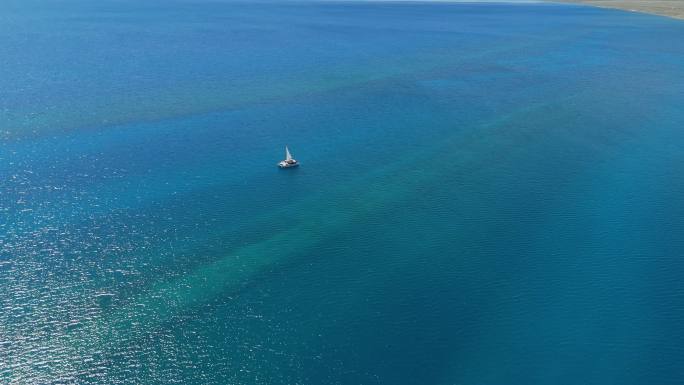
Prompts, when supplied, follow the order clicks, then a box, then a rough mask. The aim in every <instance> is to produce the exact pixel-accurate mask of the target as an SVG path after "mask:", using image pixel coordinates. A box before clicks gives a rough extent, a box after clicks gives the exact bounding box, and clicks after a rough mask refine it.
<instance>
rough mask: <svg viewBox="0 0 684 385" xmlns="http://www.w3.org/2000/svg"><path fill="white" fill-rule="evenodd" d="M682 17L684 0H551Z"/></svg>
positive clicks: (683, 15)
mask: <svg viewBox="0 0 684 385" xmlns="http://www.w3.org/2000/svg"><path fill="white" fill-rule="evenodd" d="M553 1H556V2H560V3H578V4H587V5H593V6H596V7H604V8H617V9H624V10H627V11H635V12H643V13H651V14H654V15H661V16H668V17H673V18H676V19H684V0H553Z"/></svg>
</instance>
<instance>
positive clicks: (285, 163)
mask: <svg viewBox="0 0 684 385" xmlns="http://www.w3.org/2000/svg"><path fill="white" fill-rule="evenodd" d="M297 166H299V162H297V160H296V159H294V158H293V157H292V154H290V149H289V148H287V146H285V160H281V161H280V162H279V163H278V167H280V168H290V167H297Z"/></svg>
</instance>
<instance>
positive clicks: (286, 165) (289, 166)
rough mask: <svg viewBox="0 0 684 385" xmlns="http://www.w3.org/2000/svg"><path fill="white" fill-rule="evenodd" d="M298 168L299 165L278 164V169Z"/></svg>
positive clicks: (283, 162)
mask: <svg viewBox="0 0 684 385" xmlns="http://www.w3.org/2000/svg"><path fill="white" fill-rule="evenodd" d="M297 166H299V163H287V162H285V161H282V162H280V163H278V167H280V168H292V167H297Z"/></svg>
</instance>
